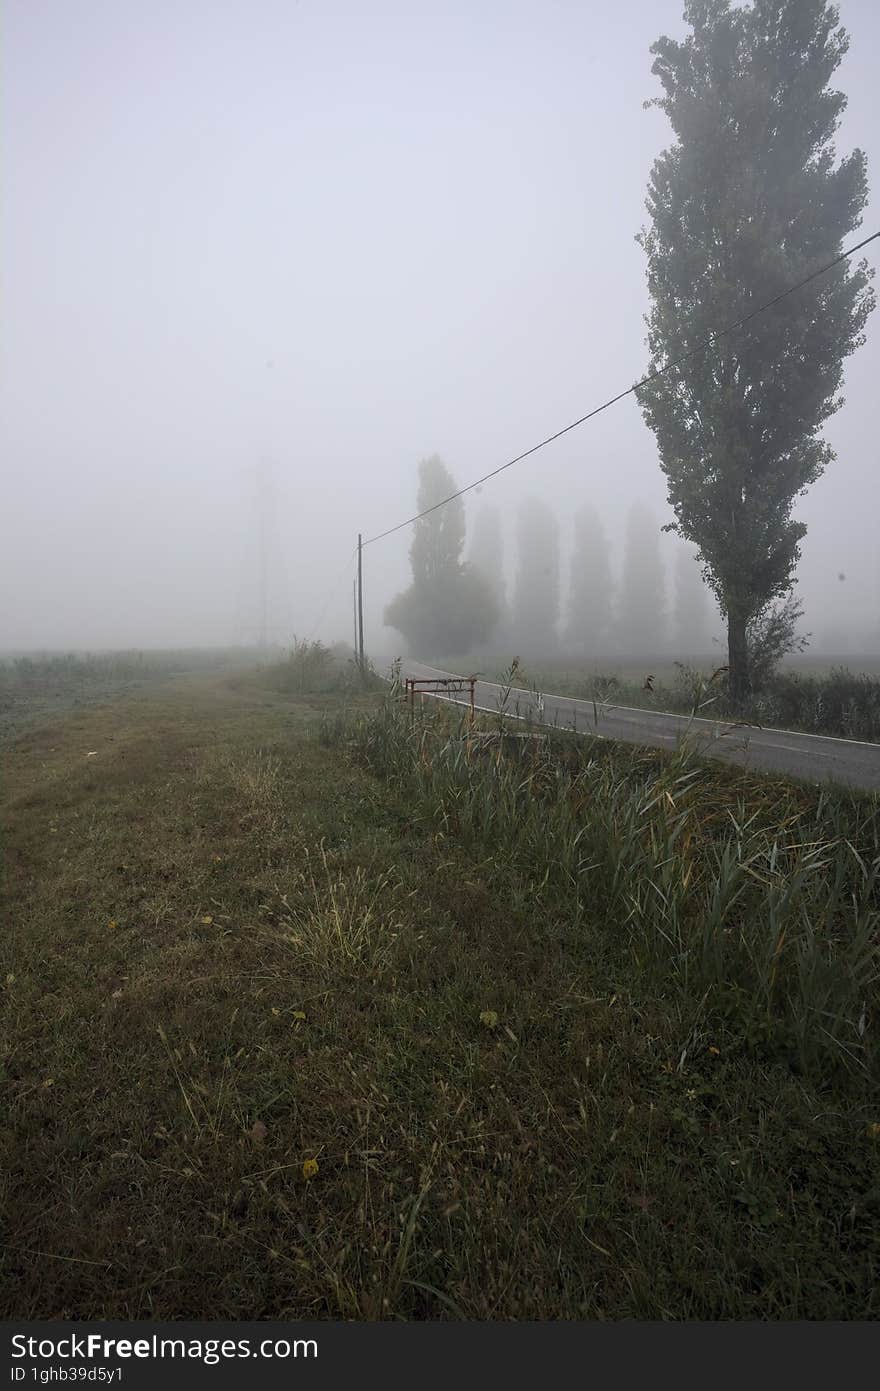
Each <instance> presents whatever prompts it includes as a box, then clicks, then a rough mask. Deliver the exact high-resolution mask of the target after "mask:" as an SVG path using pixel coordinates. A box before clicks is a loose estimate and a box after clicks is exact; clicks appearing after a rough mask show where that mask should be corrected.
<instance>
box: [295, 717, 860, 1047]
mask: <svg viewBox="0 0 880 1391" xmlns="http://www.w3.org/2000/svg"><path fill="white" fill-rule="evenodd" d="M523 733H524V734H525V737H523ZM321 737H322V738H323V740H324V741H325V742H327V743H332V744H340V743H343V744H345V745H346V746H347V748H348V749H349V751H350V753H351V754H352V755H353V756H354V757H355V758H357V759H358V760H360V761H361V762H362V763H365V764H366V765H367V766H368V767H369V768H371V769H372V770H373V771H374V772H375V773H376V774H377V775H379V776H380V777H382V778H384V779H387V780H389V781H390V782H392V783H393V784H395V785H396V786H397V787H399V788H400V790H401V791H402V792H404V793H405V794H406V797H407V799H408V801H409V803H410V804H411V805H412V806H413V816H414V818H416V819H418V820H421V821H422V822H423V823H427V825H428V826H430V828H431V829H432V830H433V833H434V834H436V835H440V836H448V837H454V838H455V839H456V840H457V841H458V842H460V843H463V844H465V845H466V846H468V847H469V848H471V849H472V850H473V852H474V854H476V855H479V857H480V860H481V863H482V864H483V865H484V867H485V866H486V865H487V864H489V865H490V866H491V878H492V886H493V888H494V890H495V891H496V892H497V893H498V894H499V895H505V894H510V893H516V894H517V895H518V896H522V895H527V896H528V897H529V898H530V900H531V902H532V903H533V904H534V907H535V910H536V911H539V912H540V911H547V912H548V913H549V912H553V913H555V914H558V913H560V912H563V913H567V914H568V915H570V918H571V920H572V921H573V922H574V923H576V924H577V927H578V930H580V931H583V932H599V933H602V934H604V936H605V938H606V939H607V941H608V944H609V948H610V949H611V950H613V951H616V952H619V953H620V957H621V963H622V964H625V965H627V966H628V968H631V969H633V970H635V971H637V972H639V973H642V974H643V975H644V976H645V977H647V978H648V980H649V981H650V982H651V983H652V984H653V985H654V986H656V988H657V989H661V990H669V989H679V990H681V991H683V992H686V994H687V995H688V996H690V997H693V998H694V999H697V998H700V997H705V999H706V1008H707V1009H708V1010H711V1011H714V1012H715V1014H716V1015H717V1016H723V1017H724V1018H725V1019H726V1020H727V1021H728V1023H729V1025H731V1026H732V1027H734V1028H735V1029H737V1030H739V1031H740V1032H741V1034H742V1037H743V1038H744V1040H745V1041H746V1042H748V1043H751V1044H755V1045H760V1046H766V1047H768V1048H772V1049H774V1050H777V1051H778V1050H780V1049H781V1050H783V1051H784V1052H785V1053H786V1054H787V1055H788V1056H790V1058H791V1059H792V1061H793V1062H794V1063H795V1065H796V1066H797V1067H799V1068H801V1069H803V1070H805V1071H807V1070H815V1069H817V1068H823V1067H828V1066H830V1065H838V1064H840V1065H844V1066H846V1067H848V1068H854V1069H856V1070H858V1071H860V1072H866V1071H872V1070H874V1069H875V1068H876V1065H877V1062H878V1047H877V1007H878V982H880V891H878V881H880V803H878V799H877V798H870V797H863V796H859V795H856V794H852V793H849V792H847V791H844V790H840V791H836V790H830V789H829V790H824V791H817V790H811V789H808V788H804V787H800V786H796V785H793V784H789V783H785V782H782V781H777V780H771V779H768V778H757V777H755V776H754V775H744V774H742V773H739V772H736V771H733V770H728V769H722V768H718V767H717V766H715V765H714V764H711V765H710V764H707V763H706V762H704V761H701V760H700V759H699V758H698V756H697V755H696V754H695V752H694V751H693V748H692V746H691V745H690V743H689V742H688V740H687V739H686V738H685V739H684V740H683V741H682V742H681V744H680V745H679V747H678V749H677V751H676V752H675V753H674V754H673V755H672V756H670V755H668V754H660V753H657V752H655V751H653V750H652V751H642V750H638V749H634V748H630V747H629V746H619V745H614V744H612V743H610V742H609V741H605V740H598V739H590V738H586V739H581V740H575V739H573V738H572V737H570V736H567V735H565V734H562V733H559V732H555V733H554V732H550V733H547V732H538V731H536V730H528V729H526V730H525V731H524V732H523V729H522V726H521V725H520V726H519V737H516V736H515V735H514V734H513V733H512V732H510V731H508V730H506V729H504V728H500V729H499V728H497V727H496V728H495V729H494V731H492V730H482V731H480V730H474V729H471V728H470V727H469V726H468V725H467V724H466V723H465V722H464V721H463V720H461V719H459V716H458V712H456V711H453V710H451V708H450V707H448V706H442V705H440V706H431V705H429V704H428V705H425V706H423V707H422V708H416V709H415V710H413V711H410V710H409V709H408V707H406V706H402V705H401V703H400V702H399V700H395V699H393V698H392V699H389V700H387V701H386V702H385V704H384V705H383V707H382V708H381V709H380V710H379V711H378V713H376V714H375V715H372V716H369V717H360V718H356V719H352V718H350V717H349V718H346V717H344V716H340V717H338V718H337V719H336V720H335V721H330V722H328V723H326V724H325V725H324V727H323V730H322V736H321Z"/></svg>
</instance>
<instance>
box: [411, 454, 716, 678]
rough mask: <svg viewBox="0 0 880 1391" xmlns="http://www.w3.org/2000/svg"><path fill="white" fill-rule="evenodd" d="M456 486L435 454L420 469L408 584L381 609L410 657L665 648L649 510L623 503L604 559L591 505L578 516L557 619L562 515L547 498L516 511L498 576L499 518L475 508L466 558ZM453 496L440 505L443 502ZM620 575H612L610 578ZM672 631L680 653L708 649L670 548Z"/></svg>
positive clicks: (689, 559)
mask: <svg viewBox="0 0 880 1391" xmlns="http://www.w3.org/2000/svg"><path fill="white" fill-rule="evenodd" d="M455 491H456V486H455V481H454V479H453V477H452V475H451V473H450V472H449V470H448V469H447V467H446V465H445V464H444V463H443V461H442V460H441V459H439V458H438V457H437V456H436V455H435V456H433V457H432V458H430V459H424V460H423V461H422V463H421V464H420V465H419V496H418V510H419V511H420V512H425V515H424V516H422V517H420V519H419V521H418V522H417V523H416V526H415V534H414V537H413V544H412V547H411V551H410V559H411V563H412V571H413V580H412V584H411V585H410V587H409V589H408V590H406V591H405V593H403V594H400V595H398V596H397V598H396V599H395V600H394V601H393V602H392V603H391V604H390V605H389V606H388V608H387V610H386V613H385V621H386V623H388V624H389V625H390V626H392V627H395V628H397V629H398V631H400V632H401V633H402V634H403V635H404V637H405V639H406V641H407V645H408V648H409V651H410V653H411V654H416V655H421V656H423V657H440V656H450V655H452V654H453V653H456V654H463V653H465V652H467V651H469V650H471V648H472V647H474V646H476V645H479V644H481V643H485V642H487V641H490V640H491V642H492V644H493V645H494V646H495V647H496V648H499V649H500V648H508V647H509V648H510V651H511V652H513V651H514V650H515V651H517V652H519V653H522V654H523V655H524V656H527V657H530V658H531V657H535V656H545V655H549V654H552V653H556V652H559V651H564V652H565V653H566V654H568V655H571V656H578V655H586V656H597V655H607V654H610V653H627V654H632V655H639V656H648V655H655V654H659V653H661V652H662V651H664V650H666V647H667V640H666V629H667V621H666V620H667V611H666V608H667V605H666V588H667V582H666V566H665V564H664V562H663V558H662V556H661V554H660V544H659V543H660V532H659V530H658V528H657V525H656V522H655V519H654V516H653V513H652V512H651V510H650V509H649V508H648V507H647V506H645V505H644V504H641V503H635V504H633V506H632V507H631V508H630V510H629V514H628V518H627V526H626V536H625V540H624V545H623V550H622V554H621V556H620V558H619V561H620V563H619V564H618V563H617V557H614V558H612V556H611V554H610V551H609V545H608V540H607V537H606V533H605V529H604V527H603V524H602V520H601V517H600V515H599V513H598V511H597V509H596V508H595V507H594V506H592V505H585V506H583V507H582V508H580V510H579V511H578V512H577V513H576V514H575V518H574V545H573V549H572V557H571V571H570V575H569V579H568V586H567V590H568V594H567V602H566V604H565V610H566V612H565V615H564V617H563V615H562V613H561V609H562V578H561V572H560V549H561V543H560V528H559V522H558V520H557V518H556V516H555V514H554V512H553V511H552V510H551V508H550V507H548V506H547V504H546V503H544V502H542V501H541V500H540V499H538V498H531V499H529V500H527V501H525V502H523V503H522V505H521V506H520V508H519V510H518V512H517V516H516V537H515V540H516V553H515V576H514V582H513V586H512V588H511V592H510V593H509V594H508V592H507V587H506V584H505V579H504V571H505V564H504V552H503V542H502V533H501V518H500V516H499V514H498V512H497V511H496V510H495V509H494V508H491V507H488V506H483V507H482V508H480V510H479V511H478V513H477V516H476V520H475V523H474V529H473V534H472V537H471V541H470V544H469V546H468V547H467V559H466V560H465V559H464V555H465V519H464V507H463V504H462V500H461V498H460V497H453V495H454V493H455ZM450 497H453V500H452V501H451V502H449V503H448V504H447V505H445V506H442V505H441V506H437V504H438V503H442V501H443V499H445V498H450ZM617 570H619V571H620V576H619V579H617V578H616V576H615V573H614V572H616V571H617ZM673 590H674V592H673V595H672V600H673V607H672V614H671V619H672V623H671V628H672V632H671V634H670V636H671V638H672V642H673V645H674V648H675V652H676V655H688V656H696V655H705V652H706V650H707V648H708V645H709V640H710V639H709V622H710V606H709V603H708V594H707V591H706V588H705V586H704V585H703V583H702V581H701V579H700V576H699V573H698V571H697V569H696V567H695V565H694V562H693V553H692V551H691V550H689V549H687V548H685V547H684V546H681V545H680V546H678V547H677V548H676V555H675V574H674V586H673Z"/></svg>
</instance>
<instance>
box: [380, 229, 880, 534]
mask: <svg viewBox="0 0 880 1391" xmlns="http://www.w3.org/2000/svg"><path fill="white" fill-rule="evenodd" d="M877 237H880V232H872V234H871V236H870V237H866V238H865V239H864V241H860V242H859V243H858V244H857V245H856V246H851V247H849V249H848V250H846V251H843V252H841V254H840V255H839V256H835V258H834V260H833V261H829V262H828V263H827V265H824V266H820V267H819V269H818V270H814V271H813V272H812V273H811V274H810V275H806V276H804V278H803V280H798V281H797V282H796V283H795V284H794V285H789V286H788V287H787V288H786V289H785V290H782V291H781V292H780V293H779V294H778V295H774V296H773V298H772V299H768V300H766V301H765V302H764V303H763V304H759V305H758V306H757V307H756V308H755V309H751V310H750V311H749V312H748V313H747V314H743V315H742V316H741V317H740V318H739V319H736V320H735V321H734V322H733V323H731V324H726V325H725V326H724V328H719V329H715V330H713V332H712V333H709V334H707V335H706V336H705V337H704V338H702V339H701V340H700V342H699V343H698V344H697V345H696V347H694V348H690V349H689V350H688V352H686V353H682V354H681V355H680V356H679V357H677V358H675V359H674V360H673V361H672V362H667V363H666V364H665V365H664V366H663V367H658V368H657V369H656V370H655V371H653V372H649V373H648V375H647V376H646V377H643V378H642V379H641V381H638V382H635V383H634V385H632V386H628V387H627V388H626V390H625V391H619V392H618V393H617V395H616V396H612V397H610V399H609V400H607V401H604V402H603V403H602V405H601V406H596V407H595V408H594V409H593V410H591V411H588V412H587V414H586V415H582V416H580V418H579V419H578V420H573V421H572V422H571V424H570V425H566V426H564V427H563V428H562V429H561V430H557V431H556V432H555V434H552V435H548V436H547V438H546V439H543V440H541V442H540V443H539V444H533V445H532V446H531V448H530V449H524V450H523V452H522V453H521V454H517V456H516V458H514V459H508V461H507V463H506V464H501V465H499V467H498V468H494V469H491V470H490V472H489V473H484V474H483V476H482V478H477V479H475V480H474V482H473V483H468V485H467V487H465V488H459V489H457V491H456V492H454V493H450V494H449V497H445V498H442V499H441V501H440V502H435V503H434V504H433V505H432V506H431V507H426V508H425V509H424V510H423V511H422V512H417V513H416V515H415V516H414V517H407V519H406V521H403V522H398V523H397V525H396V526H390V527H388V529H387V530H386V531H380V532H379V533H378V534H377V535H376V536H371V537H370V538H369V539H368V540H367V541H364V542H363V545H364V546H372V545H373V544H374V543H375V542H376V541H384V539H385V537H386V536H392V535H393V534H394V532H395V531H402V530H403V528H404V527H407V526H412V525H413V523H415V522H418V521H421V519H422V517H427V516H429V515H430V513H431V512H436V511H437V510H438V508H440V507H446V506H448V504H449V503H450V502H454V501H455V499H456V498H459V497H464V495H465V493H469V492H472V491H473V489H474V488H479V487H481V486H482V484H483V483H487V482H488V481H489V479H490V478H496V477H497V476H498V474H499V473H504V471H505V469H509V468H513V466H514V464H519V463H521V462H522V460H523V459H527V458H528V457H529V455H530V454H536V453H537V452H538V450H539V449H544V448H545V447H546V446H547V445H548V444H552V443H553V441H554V440H558V439H561V438H562V436H563V435H567V434H568V433H569V432H570V431H571V430H576V429H577V427H578V426H579V425H583V424H585V423H586V421H588V420H592V419H593V417H594V416H596V415H600V414H601V413H602V411H607V410H608V408H609V407H610V406H614V405H616V404H617V402H618V401H622V400H623V399H624V397H625V396H632V395H633V393H634V392H636V391H639V390H640V389H641V388H642V387H643V386H647V385H648V383H649V382H652V381H656V380H657V378H658V377H662V376H664V375H665V373H667V372H671V371H672V369H673V368H674V367H680V366H681V364H682V363H683V362H687V361H689V359H690V358H692V357H696V355H697V353H701V352H703V351H704V349H706V348H708V347H710V346H711V344H712V343H715V342H717V340H718V339H719V338H723V337H724V336H725V334H728V333H735V332H736V331H737V329H740V328H742V327H743V325H744V324H747V323H749V321H750V320H751V319H754V318H757V316H758V315H759V314H763V313H765V312H766V311H767V310H768V309H772V308H773V306H774V304H778V303H779V302H780V300H783V299H785V298H786V297H787V296H788V295H793V294H794V293H795V291H796V290H802V289H803V287H804V286H805V285H809V284H810V282H811V281H812V280H816V279H818V277H819V276H820V275H825V274H827V272H828V271H830V270H833V268H834V267H835V266H838V265H840V263H841V261H845V260H847V258H848V257H850V256H853V255H854V254H855V253H856V252H857V251H861V249H862V247H864V246H867V245H868V243H869V242H872V241H874V240H875V239H876V238H877Z"/></svg>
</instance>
